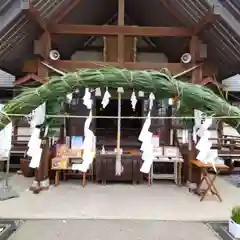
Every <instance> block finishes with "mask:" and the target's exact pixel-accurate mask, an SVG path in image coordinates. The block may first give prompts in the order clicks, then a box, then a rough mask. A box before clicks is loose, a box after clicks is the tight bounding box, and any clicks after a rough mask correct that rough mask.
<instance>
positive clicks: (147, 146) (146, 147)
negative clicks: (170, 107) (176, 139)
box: [138, 93, 155, 173]
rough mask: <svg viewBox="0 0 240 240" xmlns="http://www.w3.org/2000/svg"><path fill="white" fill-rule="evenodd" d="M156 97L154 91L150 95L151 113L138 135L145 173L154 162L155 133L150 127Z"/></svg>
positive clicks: (142, 168) (142, 170)
mask: <svg viewBox="0 0 240 240" xmlns="http://www.w3.org/2000/svg"><path fill="white" fill-rule="evenodd" d="M154 99H155V96H154V94H153V93H151V94H150V95H149V113H148V116H147V118H146V120H145V122H144V124H143V127H142V130H141V133H140V135H139V137H138V140H139V141H141V142H142V145H141V149H140V150H141V151H142V160H143V161H144V162H143V165H142V167H141V169H140V171H141V172H143V173H149V172H150V169H151V166H152V163H153V158H154V154H153V144H152V136H153V133H152V132H150V131H149V128H150V126H151V117H150V112H151V110H152V107H153V100H154Z"/></svg>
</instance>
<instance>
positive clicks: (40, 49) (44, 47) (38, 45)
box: [33, 32, 51, 191]
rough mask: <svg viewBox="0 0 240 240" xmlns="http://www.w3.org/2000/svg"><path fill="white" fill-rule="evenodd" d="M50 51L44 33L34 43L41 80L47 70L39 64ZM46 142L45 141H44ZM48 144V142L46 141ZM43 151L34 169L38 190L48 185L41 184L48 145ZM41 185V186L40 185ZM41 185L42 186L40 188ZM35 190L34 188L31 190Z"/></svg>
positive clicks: (47, 56)
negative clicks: (38, 164)
mask: <svg viewBox="0 0 240 240" xmlns="http://www.w3.org/2000/svg"><path fill="white" fill-rule="evenodd" d="M50 51H51V36H50V34H49V33H48V32H44V33H43V34H42V35H41V37H40V39H39V40H38V41H36V42H35V53H36V54H38V68H37V74H38V76H39V77H41V78H43V79H47V78H48V69H47V68H46V67H45V66H44V65H42V64H41V61H42V59H43V60H48V58H49V52H50ZM45 142H46V141H45ZM47 142H48V141H47ZM43 145H44V149H43V153H42V158H41V161H40V166H39V168H38V169H36V175H35V176H36V181H37V182H38V184H40V189H44V188H47V187H48V186H47V185H48V184H45V183H43V182H44V181H48V175H49V173H48V171H49V158H48V153H47V152H48V150H49V149H47V148H48V144H47V143H46V144H43ZM42 183H43V184H42ZM42 185H43V186H42ZM33 190H34V191H35V190H36V189H35V188H34V189H33Z"/></svg>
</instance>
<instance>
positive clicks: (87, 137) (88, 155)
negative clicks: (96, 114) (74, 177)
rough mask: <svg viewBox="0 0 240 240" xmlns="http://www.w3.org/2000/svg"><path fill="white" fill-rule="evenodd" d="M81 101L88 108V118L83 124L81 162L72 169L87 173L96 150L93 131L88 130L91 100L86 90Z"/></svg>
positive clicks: (90, 116) (90, 119)
mask: <svg viewBox="0 0 240 240" xmlns="http://www.w3.org/2000/svg"><path fill="white" fill-rule="evenodd" d="M83 101H84V105H85V106H87V108H89V107H90V112H89V116H88V118H87V119H86V121H85V124H84V141H83V145H82V149H83V156H82V160H83V161H82V163H80V164H73V165H72V169H73V170H79V171H81V172H87V170H88V169H89V167H90V165H91V164H92V162H93V159H94V156H95V150H96V149H95V148H96V136H95V135H94V133H93V131H91V130H90V129H89V128H90V125H91V122H92V99H91V94H90V92H89V90H88V89H87V90H86V91H85V98H83Z"/></svg>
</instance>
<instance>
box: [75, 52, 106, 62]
mask: <svg viewBox="0 0 240 240" xmlns="http://www.w3.org/2000/svg"><path fill="white" fill-rule="evenodd" d="M71 60H76V61H103V54H102V52H97V51H77V52H75V53H74V54H73V55H72V57H71Z"/></svg>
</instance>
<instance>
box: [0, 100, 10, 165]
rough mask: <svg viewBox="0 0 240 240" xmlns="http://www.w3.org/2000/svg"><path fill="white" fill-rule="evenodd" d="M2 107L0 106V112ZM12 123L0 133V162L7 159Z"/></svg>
mask: <svg viewBox="0 0 240 240" xmlns="http://www.w3.org/2000/svg"><path fill="white" fill-rule="evenodd" d="M3 107H4V105H3V104H0V111H1V110H2V109H3ZM12 127H13V126H12V122H11V123H9V124H8V125H7V126H6V127H5V128H4V129H2V130H1V131H0V160H1V159H8V158H9V156H10V151H11V148H12Z"/></svg>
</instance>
